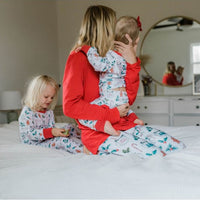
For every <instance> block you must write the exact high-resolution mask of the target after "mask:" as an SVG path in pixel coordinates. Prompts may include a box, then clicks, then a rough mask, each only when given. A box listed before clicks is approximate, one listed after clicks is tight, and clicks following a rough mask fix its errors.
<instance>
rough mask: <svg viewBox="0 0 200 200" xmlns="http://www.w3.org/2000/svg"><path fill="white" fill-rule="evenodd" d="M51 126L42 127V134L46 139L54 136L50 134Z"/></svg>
mask: <svg viewBox="0 0 200 200" xmlns="http://www.w3.org/2000/svg"><path fill="white" fill-rule="evenodd" d="M51 131H52V128H44V129H43V134H44V137H45V139H48V138H53V137H54V136H53V135H52V132H51Z"/></svg>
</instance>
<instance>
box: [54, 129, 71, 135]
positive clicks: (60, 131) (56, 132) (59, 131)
mask: <svg viewBox="0 0 200 200" xmlns="http://www.w3.org/2000/svg"><path fill="white" fill-rule="evenodd" d="M65 132H66V130H65V129H63V128H52V130H51V133H52V135H53V136H54V137H68V136H69V135H70V134H68V135H65V134H64V133H65Z"/></svg>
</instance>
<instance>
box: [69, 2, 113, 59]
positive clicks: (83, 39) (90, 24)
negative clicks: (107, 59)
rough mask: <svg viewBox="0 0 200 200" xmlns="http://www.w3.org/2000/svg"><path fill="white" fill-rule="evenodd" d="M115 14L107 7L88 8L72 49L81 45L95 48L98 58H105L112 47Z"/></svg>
mask: <svg viewBox="0 0 200 200" xmlns="http://www.w3.org/2000/svg"><path fill="white" fill-rule="evenodd" d="M115 24H116V13H115V11H114V10H112V9H111V8H109V7H106V6H102V5H96V6H90V7H88V9H87V11H86V13H85V15H84V18H83V21H82V24H81V28H80V34H79V38H78V41H77V42H76V44H75V46H74V48H73V49H72V50H75V49H76V48H78V47H81V46H83V45H89V46H92V47H96V48H97V50H98V52H99V55H100V56H105V55H106V53H107V51H108V50H110V49H111V48H112V46H113V40H114V31H115Z"/></svg>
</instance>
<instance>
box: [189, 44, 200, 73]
mask: <svg viewBox="0 0 200 200" xmlns="http://www.w3.org/2000/svg"><path fill="white" fill-rule="evenodd" d="M191 66H192V68H193V74H200V43H193V44H191Z"/></svg>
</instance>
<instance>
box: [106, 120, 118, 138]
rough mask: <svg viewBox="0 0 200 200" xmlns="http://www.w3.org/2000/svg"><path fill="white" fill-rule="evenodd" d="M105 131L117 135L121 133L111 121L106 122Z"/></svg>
mask: <svg viewBox="0 0 200 200" xmlns="http://www.w3.org/2000/svg"><path fill="white" fill-rule="evenodd" d="M104 132H105V133H107V134H109V135H115V136H118V135H120V131H116V130H115V129H114V128H113V126H112V124H111V123H110V122H109V121H106V123H105V126H104Z"/></svg>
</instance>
